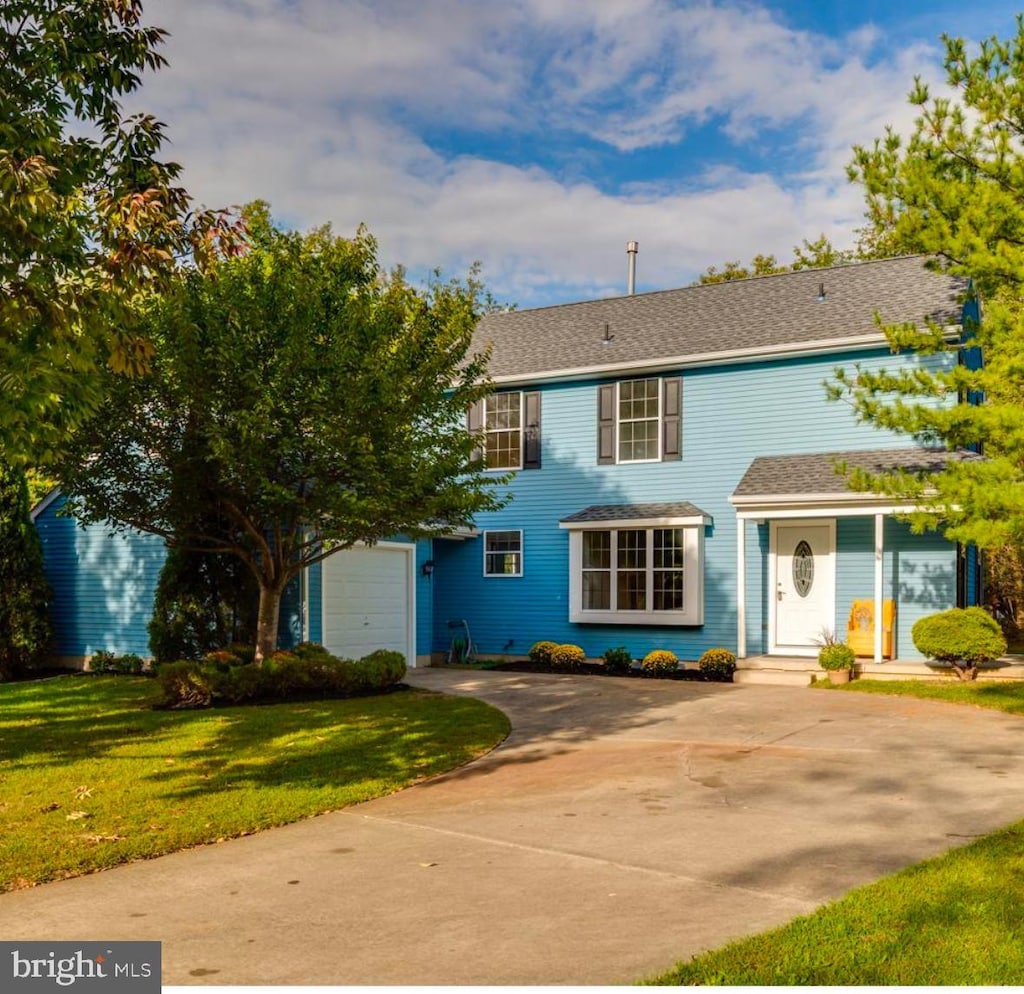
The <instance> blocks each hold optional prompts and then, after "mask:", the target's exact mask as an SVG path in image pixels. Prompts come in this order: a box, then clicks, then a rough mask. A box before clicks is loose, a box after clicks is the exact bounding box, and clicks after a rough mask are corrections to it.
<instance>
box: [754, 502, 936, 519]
mask: <svg viewBox="0 0 1024 994" xmlns="http://www.w3.org/2000/svg"><path fill="white" fill-rule="evenodd" d="M927 510H932V509H931V508H926V507H921V506H920V505H919V504H913V503H905V504H896V503H892V502H890V503H882V502H881V501H862V502H860V503H857V504H850V503H839V502H831V503H827V502H826V503H821V504H814V505H809V504H791V503H790V504H771V503H760V504H751V505H749V506H745V507H738V508H737V509H736V517H737V518H744V519H746V520H747V521H751V520H754V521H756V520H760V519H763V518H773V519H775V518H856V517H865V516H870V515H874V514H887V515H890V514H910V513H912V512H914V511H927Z"/></svg>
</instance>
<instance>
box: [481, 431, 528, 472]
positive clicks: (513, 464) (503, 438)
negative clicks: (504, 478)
mask: <svg viewBox="0 0 1024 994" xmlns="http://www.w3.org/2000/svg"><path fill="white" fill-rule="evenodd" d="M521 451H522V434H521V432H519V431H489V432H488V433H487V466H488V468H490V469H518V468H519V454H520V452H521Z"/></svg>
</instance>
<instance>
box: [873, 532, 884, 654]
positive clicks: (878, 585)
mask: <svg viewBox="0 0 1024 994" xmlns="http://www.w3.org/2000/svg"><path fill="white" fill-rule="evenodd" d="M884 539H885V515H882V514H876V515H875V662H876V663H880V662H881V661H882V634H883V631H884V628H885V618H884V616H883V613H882V601H883V600H884V598H883V596H882V594H883V577H882V565H883V562H884V559H883V553H884V552H885V547H884Z"/></svg>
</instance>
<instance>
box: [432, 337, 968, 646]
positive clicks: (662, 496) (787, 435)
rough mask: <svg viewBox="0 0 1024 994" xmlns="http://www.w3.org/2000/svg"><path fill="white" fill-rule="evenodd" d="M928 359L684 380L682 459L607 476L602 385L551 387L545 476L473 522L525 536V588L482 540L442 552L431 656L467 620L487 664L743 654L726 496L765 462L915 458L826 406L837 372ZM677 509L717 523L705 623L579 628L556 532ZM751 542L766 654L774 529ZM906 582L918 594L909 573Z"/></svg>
mask: <svg viewBox="0 0 1024 994" xmlns="http://www.w3.org/2000/svg"><path fill="white" fill-rule="evenodd" d="M918 361H921V360H917V359H915V358H914V357H894V356H892V355H891V354H890V353H889V352H887V351H882V350H879V351H877V352H874V353H855V354H846V355H843V354H837V355H834V356H829V357H826V358H802V359H790V360H779V361H774V362H762V363H749V364H744V365H735V366H722V367H716V368H711V369H699V370H687V371H684V372H683V374H682V375H683V391H682V411H683V417H682V423H683V429H682V430H683V441H682V459H681V460H680V461H678V462H664V463H643V464H633V465H598V464H597V458H596V446H597V425H596V404H597V381H586V382H579V383H565V384H556V385H551V386H546V387H544V388H543V390H542V396H543V426H544V427H543V437H542V446H543V469H541V470H538V471H531V472H522V473H519V474H517V475H516V477H515V479H514V480H513V482H512V484H511V485H510V487H511V492H512V494H513V498H514V499H513V501H512V502H511V503H510V504H509V505H508V506H507V507H506V508H505V509H503V510H502V511H499V512H494V513H491V514H482V515H479V516H478V519H477V522H476V524H477V526H478V527H479V528H480V529H481V530H484V529H488V528H509V529H511V528H517V529H518V528H521V529H522V530H523V543H524V554H523V576H522V577H484V576H483V549H482V540H481V539H476V540H473V541H468V542H445V541H438V542H435V546H434V548H435V556H434V558H435V562H436V563H437V570H436V572H435V575H434V610H433V616H434V639H433V647H434V649H435V650H436V651H443V650H444V649H445V648H447V645H448V630H447V622H448V621H449V620H451V619H459V618H464V619H465V620H467V621H468V622H469V625H470V629H471V633H472V636H473V639H474V642H475V643H476V645H477V649H478V651H479V652H481V653H502V652H506V653H512V654H517V655H518V654H524V653H525V652H526V651H527V650H528V649H529V647H530V645H532V643H533V642H534V641H537V640H538V639H551V640H554V641H564V642H575V643H577V644H578V645H581V646H582V647H583V649H584V651H585V652H586V653H587V655H589V656H600V655H601V653H603V652H604V650H605V649H606V648H608V647H609V646H616V645H624V646H626V647H627V648H628V649H629V650H630V651H631V652H632V653H633V654H634V655H642V654H643V653H645V652H647V651H649V650H650V649H654V648H670V649H672V650H673V651H675V652H676V653H677V655H679V656H680V658H684V659H696V658H697V657H698V656H699V655H700V654H701V652H703V651H704V650H705V649H707V648H710V647H712V646H718V645H722V646H727V647H730V648H735V643H736V618H735V611H736V548H735V543H736V514H735V510H734V508H733V507H732V505H731V504H730V503H729V499H728V498H729V495H730V494H731V493H732V492H733V490H734V489H735V487H736V484H737V483H738V481H739V479H740V478H741V477H742V475H743V473H744V472H745V471H746V470H747V468H748V467H749V465H750V463H751V461H752V460H753V459H754V458H755V457H756V456H760V455H783V454H798V453H804V452H808V453H809V452H822V451H831V450H836V451H840V450H847V449H849V450H854V449H877V448H884V447H886V446H892V447H905V446H906V445H907V444H908V442H907V439H906V438H905V437H903V436H898V435H895V434H892V433H886V432H881V431H878V430H875V429H873V428H870V427H866V426H864V425H859V424H857V423H856V421H855V419H854V417H853V414H852V412H851V410H850V408H849V406H848V405H846V404H843V403H828V402H827V401H826V399H825V396H824V388H823V383H824V381H826V380H827V379H829V378H830V377H831V375H832V374H833V371H834V370H835V369H836V368H837V367H839V366H844V367H846V368H847V369H848V370H849V371H851V372H852V369H853V367H854V365H855V364H857V363H860V364H862V365H863V366H864V367H867V368H873V369H877V368H886V367H888V368H892V367H893V366H896V365H899V364H901V363H913V362H918ZM927 361H929V362H936V361H942V360H927ZM680 500H686V501H690V502H692V503H694V504H696V505H697V506H698V507H700V508H701V509H702V510H704V511H706V512H707V513H708V514H710V515H711V516H712V518H713V521H714V523H713V525H711V526H709V527H708V528H707V529H706V532H705V553H704V624H703V625H701V626H698V627H693V628H676V627H669V626H660V627H659V626H653V625H649V626H615V625H587V624H573V623H570V622H569V620H568V616H569V605H568V594H569V589H568V584H569V579H568V558H569V554H568V547H569V537H568V532H567V531H565V530H563V529H561V528H559V525H558V522H559V520H560V519H561V518H563V517H565V516H566V515H569V514H572V513H574V512H576V511H580V510H582V509H583V508H586V507H588V506H590V505H593V504H630V503H638V502H652V501H680ZM747 535H748V550H747V552H748V554H747V562H748V618H747V631H748V652H751V653H753V652H758V651H763V650H764V648H765V646H764V644H763V643H764V639H765V637H766V632H765V631H764V626H765V613H764V612H765V608H766V605H765V591H764V586H765V584H764V577H763V575H761V576H759V575H758V574H759V570H760V569H761V566H760V565H759V564H760V563H761V562H762V561H763V559H764V556H763V555H762V546H763V551H766V546H767V529H760V528H755V527H753V526H748V528H747ZM914 541H915V542H918V541H920V540H919V539H917V538H915V539H914ZM944 548H948V546H944ZM920 576H921V574H919V575H918V577H920ZM903 579H904V582H910V578H909V577H908V575H907V574H906V572H904V577H903ZM913 582H917V579H916V578H915V579H914V581H913ZM871 590H873V583H872V584H871V585H869V587H868V591H869V592H870V591H871ZM950 603H952V601H950ZM837 610H838V609H837ZM844 626H845V619H844ZM908 631H909V629H908ZM901 645H902V643H901Z"/></svg>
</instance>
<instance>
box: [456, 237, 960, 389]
mask: <svg viewBox="0 0 1024 994" xmlns="http://www.w3.org/2000/svg"><path fill="white" fill-rule="evenodd" d="M822 283H823V284H824V287H825V301H824V302H821V303H819V302H818V300H817V299H816V298H817V296H818V287H819V285H820V284H822ZM965 289H966V281H965V280H963V279H961V278H958V277H952V276H948V275H945V274H942V273H937V272H933V271H930V270H928V269H926V268H925V260H924V258H923V257H922V256H905V257H902V258H898V259H883V260H877V261H873V262H861V263H856V264H853V265H848V266H837V267H833V268H831V269H805V270H801V271H799V272H795V273H782V274H779V275H777V276H761V277H756V278H753V279H746V280H736V281H733V282H729V283H714V284H708V285H706V286H691V287H683V288H681V289H678V290H661V291H657V292H655V293H642V294H637V295H636V296H633V297H614V298H610V299H606V300H591V301H584V302H582V303H578V304H561V305H558V306H556V307H542V308H538V309H536V310H529V311H511V312H508V313H500V314H488V315H486V316H485V317H484V318H483V319H482V320H481V321H480V324H479V325H478V326H477V330H476V335H475V339H474V346H475V348H476V349H479V348H481V347H483V346H484V345H485V344H486V343H491V344H492V346H493V353H492V357H491V362H490V373H491V375H492V376H493V377H495V378H503V379H509V380H511V379H516V378H520V377H521V378H524V379H525V378H529V377H531V376H540V375H543V374H550V373H554V372H557V371H561V370H580V369H583V370H588V369H595V370H598V369H608V368H609V367H611V366H620V365H623V366H628V365H630V364H642V363H651V364H656V363H657V362H659V361H662V360H664V361H666V362H668V361H669V360H679V359H685V360H686V361H687V362H694V363H696V362H699V361H700V359H701V357H707V358H708V359H709V360H710V358H711V357H713V356H715V355H720V354H721V353H733V352H742V353H749V354H750V355H751V356H752V357H753V356H757V355H761V354H770V353H771V352H772V351H774V350H779V349H785V348H787V347H794V348H795V347H797V346H799V345H801V344H804V343H812V342H814V343H822V342H827V343H832V342H835V343H836V344H837V345H840V344H841V343H842V342H843V341H844V340H849V339H858V338H863V337H864V336H872V335H877V336H878V339H879V341H880V340H881V334H880V333H879V331H878V328H877V326H876V325H875V321H874V315H875V312H876V311H877V312H878V313H879V314H881V316H882V319H883V320H884V321H886V322H888V323H891V324H895V323H897V322H905V321H921V320H922V319H923V318H924V317H925V316H928V317H930V318H932V319H933V320H937V321H939V322H940V323H944V324H955V323H958V322H959V319H960V313H961V308H960V304H959V300H960V297H961V295H962V294H963V292H964V291H965ZM606 324H607V325H608V334H609V335H612V336H614V337H613V338H612V340H611V343H610V344H607V345H602V344H601V339H602V338H603V337H604V334H605V325H606Z"/></svg>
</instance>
